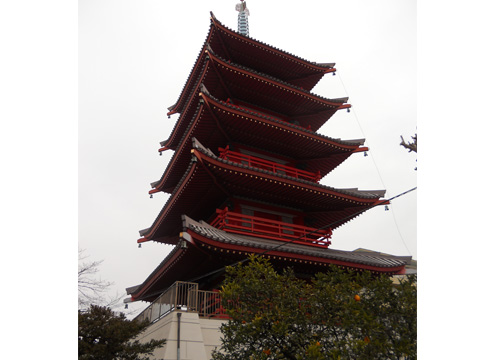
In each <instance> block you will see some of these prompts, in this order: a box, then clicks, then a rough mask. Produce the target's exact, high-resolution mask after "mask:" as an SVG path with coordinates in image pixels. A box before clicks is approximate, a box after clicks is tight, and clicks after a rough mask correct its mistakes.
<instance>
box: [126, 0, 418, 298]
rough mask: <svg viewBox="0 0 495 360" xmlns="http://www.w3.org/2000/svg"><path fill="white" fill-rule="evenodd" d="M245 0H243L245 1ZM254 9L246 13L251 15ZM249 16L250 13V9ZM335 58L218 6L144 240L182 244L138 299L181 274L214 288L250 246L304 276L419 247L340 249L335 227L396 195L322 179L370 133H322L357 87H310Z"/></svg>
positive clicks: (388, 264)
mask: <svg viewBox="0 0 495 360" xmlns="http://www.w3.org/2000/svg"><path fill="white" fill-rule="evenodd" d="M244 4H245V3H244ZM245 10H247V9H245V6H244V10H243V9H242V8H241V9H238V11H240V15H239V16H240V20H239V24H241V12H242V11H244V14H243V17H244V18H245V17H246V16H247V14H246V13H245ZM244 18H243V19H244ZM334 66H335V64H332V63H324V64H322V63H314V62H309V61H307V60H304V59H301V58H299V57H297V56H295V55H292V54H289V53H287V52H285V51H282V50H280V49H277V48H275V47H272V46H269V45H267V44H264V43H262V42H260V41H257V40H254V39H252V38H250V37H248V36H247V34H246V33H243V31H238V32H236V31H233V30H231V29H229V28H227V27H225V26H224V25H222V24H221V23H220V22H219V21H218V20H217V19H216V18H215V16H214V15H213V14H211V24H210V29H209V32H208V35H207V37H206V40H205V42H204V45H203V47H202V48H201V51H200V53H199V55H198V57H197V59H196V62H195V64H194V66H193V68H192V70H191V72H190V74H189V77H188V79H187V81H186V84H185V85H184V88H183V89H182V92H181V94H180V96H179V99H178V100H177V102H176V103H175V104H174V105H172V106H171V107H170V108H169V113H168V115H169V116H170V115H172V114H176V113H178V114H180V116H179V118H178V120H177V122H176V124H175V127H174V129H173V130H172V133H171V135H170V136H169V138H168V139H167V140H165V141H163V142H162V143H161V147H160V149H159V151H160V153H161V152H163V151H167V150H172V151H174V154H173V157H172V159H171V160H170V162H169V164H168V166H167V168H166V169H165V171H164V173H163V175H162V176H161V178H160V179H159V180H158V181H156V182H154V183H152V190H151V191H150V194H151V195H152V194H153V193H156V192H160V191H164V192H166V193H169V194H170V197H169V199H168V201H167V202H166V204H165V205H164V207H163V209H162V210H161V211H160V213H159V214H158V216H157V218H156V219H155V221H154V222H153V223H152V225H151V227H149V228H148V229H145V230H142V231H140V235H141V238H140V239H139V240H138V243H139V244H141V243H144V242H148V241H155V242H161V243H165V244H172V245H175V247H174V248H173V250H172V251H171V252H170V253H169V254H168V256H167V257H166V258H165V259H164V260H163V261H162V262H161V264H159V266H158V267H157V268H156V269H155V270H154V271H153V272H152V273H151V274H150V275H149V276H148V278H147V279H145V281H144V282H143V283H142V284H141V285H138V286H134V287H132V288H129V289H127V291H128V294H130V295H131V296H132V297H131V300H132V301H139V300H143V301H154V300H155V299H156V298H157V297H158V296H160V294H162V293H163V292H164V291H165V290H166V289H167V288H169V287H170V286H171V285H172V284H174V283H175V282H176V281H194V282H197V283H198V287H199V289H202V290H212V289H215V288H217V287H218V286H219V283H220V282H221V280H222V275H223V272H222V271H215V270H218V269H222V268H223V267H224V266H226V265H230V264H232V263H235V262H236V261H239V260H242V259H245V258H246V257H247V256H249V255H250V254H260V255H262V256H264V257H267V258H269V259H270V260H271V261H272V263H273V264H274V266H275V267H278V268H283V267H287V266H291V267H292V268H293V269H294V270H295V272H296V274H297V275H298V276H300V277H308V276H311V275H313V274H315V273H316V272H320V271H325V269H326V267H328V266H329V265H330V264H335V265H338V266H342V267H346V268H352V269H358V270H368V271H373V272H377V273H386V274H391V275H392V274H401V273H404V272H405V265H406V263H407V262H408V260H409V259H410V257H393V256H386V255H380V254H374V253H359V252H348V251H341V250H335V249H331V248H330V247H329V245H330V244H331V236H332V231H333V230H334V229H336V228H337V227H339V226H341V225H343V224H345V223H346V222H347V221H350V220H352V218H354V217H356V216H358V215H359V214H361V213H362V212H363V211H365V210H367V209H369V208H371V207H373V206H376V205H381V204H383V205H384V204H386V203H387V202H386V201H384V200H383V196H384V194H385V191H384V190H380V191H359V190H357V189H336V188H332V187H329V186H325V185H322V184H320V183H319V181H320V179H321V178H322V177H324V176H325V175H327V174H328V173H329V172H330V171H332V170H333V169H334V168H336V167H337V166H339V165H340V164H341V163H342V162H344V161H345V160H346V159H347V158H348V157H349V156H351V155H352V154H354V153H358V152H363V151H366V150H368V148H367V147H365V146H364V139H359V140H341V139H335V138H330V137H327V136H324V135H321V134H318V133H317V131H318V129H319V128H320V127H321V126H322V125H323V124H325V122H326V121H328V120H329V119H330V118H331V117H332V115H333V114H334V113H335V112H336V111H339V110H342V109H348V108H350V104H348V103H347V100H348V99H347V98H336V99H329V98H325V97H322V96H319V95H316V94H313V93H312V92H311V90H312V89H313V87H314V86H315V85H316V84H317V83H318V81H319V80H320V79H321V78H322V77H323V76H324V75H325V74H327V73H333V72H335V71H336V69H335V67H334Z"/></svg>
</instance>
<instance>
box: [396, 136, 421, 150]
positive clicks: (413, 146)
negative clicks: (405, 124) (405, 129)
mask: <svg viewBox="0 0 495 360" xmlns="http://www.w3.org/2000/svg"><path fill="white" fill-rule="evenodd" d="M400 138H401V140H402V141H401V143H400V145H402V146H404V147H405V148H406V149H408V150H409V152H411V151H414V152H415V153H417V152H418V151H417V150H418V134H414V136H411V138H412V139H413V140H414V141H413V142H410V143H406V142H405V141H404V138H403V137H402V135H401V137H400Z"/></svg>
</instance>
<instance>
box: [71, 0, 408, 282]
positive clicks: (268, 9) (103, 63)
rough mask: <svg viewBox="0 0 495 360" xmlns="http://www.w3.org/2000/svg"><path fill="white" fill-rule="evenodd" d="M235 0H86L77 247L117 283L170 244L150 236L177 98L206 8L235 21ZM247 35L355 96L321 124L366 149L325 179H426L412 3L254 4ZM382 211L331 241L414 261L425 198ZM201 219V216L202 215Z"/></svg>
mask: <svg viewBox="0 0 495 360" xmlns="http://www.w3.org/2000/svg"><path fill="white" fill-rule="evenodd" d="M235 5H236V1H226V0H222V1H220V0H217V1H193V2H191V1H189V2H187V1H183V2H182V1H181V2H168V1H139V2H138V1H126V0H118V1H117V0H115V1H101V0H95V1H88V0H86V1H81V2H80V4H79V134H78V136H79V247H80V248H82V249H85V250H86V254H87V255H89V256H90V257H91V259H94V260H99V259H102V260H104V262H103V264H102V265H101V271H100V275H101V276H102V278H104V279H107V280H110V281H113V282H114V283H115V288H114V291H115V292H124V290H125V288H126V287H129V286H133V285H138V284H140V283H141V282H142V281H144V280H145V278H146V277H147V276H148V275H149V274H150V272H151V271H152V270H153V269H155V268H156V266H157V265H158V264H159V263H160V261H161V260H162V259H163V258H164V257H165V256H166V255H167V253H168V252H169V251H170V250H171V248H172V247H171V246H169V245H163V244H158V243H153V242H150V243H146V244H143V246H142V248H140V249H138V246H137V243H136V240H137V239H138V238H139V234H138V231H139V230H141V229H145V228H147V227H149V226H151V224H152V223H153V221H154V220H155V218H156V216H157V215H158V213H159V211H160V209H161V208H162V207H163V205H164V204H165V202H166V200H167V197H168V195H167V194H164V193H159V194H155V195H154V197H153V199H150V198H149V195H148V190H150V189H151V187H150V183H151V182H153V181H156V180H159V179H160V177H161V175H162V173H163V171H164V169H165V167H166V166H167V163H168V161H169V159H170V156H171V155H172V153H171V152H165V153H164V155H163V156H159V155H158V151H157V150H158V148H159V147H160V144H159V143H160V141H162V140H166V139H167V138H168V136H169V134H170V131H171V129H172V127H173V126H174V124H175V122H176V120H177V119H178V115H174V116H172V118H171V119H168V118H167V116H166V113H167V107H168V106H170V105H173V104H174V103H175V101H176V100H177V98H178V96H179V95H180V91H181V90H182V87H183V86H184V84H185V82H186V80H187V76H188V75H189V72H190V71H191V68H192V66H193V64H194V62H195V60H196V58H197V56H198V54H199V51H200V49H201V46H202V45H203V42H204V40H205V38H206V35H207V33H208V29H209V24H210V19H209V17H210V15H209V12H210V11H212V12H213V13H214V14H215V16H216V17H217V19H219V20H220V22H222V23H223V24H224V25H226V26H227V27H230V28H231V29H234V30H237V12H236V11H235ZM247 6H248V9H249V10H250V13H251V16H250V17H249V26H250V36H251V37H252V38H254V39H257V40H259V41H262V42H264V43H267V44H269V45H272V46H275V47H277V48H280V49H283V50H285V51H288V52H290V53H293V54H295V55H297V56H300V57H302V58H305V59H307V60H310V61H315V62H335V63H336V68H337V74H338V75H336V76H332V75H327V76H326V77H324V79H323V80H322V81H320V83H319V84H318V85H317V86H316V87H315V88H314V89H313V92H314V93H316V94H318V95H321V96H323V97H326V98H339V97H344V96H348V97H349V103H350V104H352V111H351V112H350V113H347V112H346V111H340V112H338V113H337V115H336V116H334V117H332V118H331V119H330V120H329V121H328V122H327V124H326V125H325V126H323V127H322V128H321V129H320V130H319V132H320V133H322V134H324V135H327V136H330V137H336V138H342V139H357V138H366V145H367V146H368V147H370V151H369V153H368V155H369V156H367V157H364V155H363V153H359V154H355V155H353V156H352V157H351V158H350V159H348V160H347V161H346V162H344V163H343V164H342V165H341V166H339V167H338V168H337V169H336V170H335V171H333V172H332V173H331V174H329V175H327V176H326V177H325V178H324V179H323V180H322V183H323V184H325V185H329V186H333V187H337V188H353V187H357V188H359V189H362V190H377V189H386V190H387V193H386V197H391V196H394V195H397V194H399V193H401V192H403V191H405V190H409V189H411V188H413V187H415V186H416V174H417V172H416V171H415V170H414V168H415V167H416V166H417V163H416V161H415V160H416V155H415V154H414V153H409V152H408V151H406V150H405V149H404V148H402V147H400V146H399V143H400V135H404V137H405V138H406V139H410V136H412V135H414V133H415V132H416V122H417V113H416V108H417V101H416V75H417V74H416V73H417V67H416V4H415V1H410V0H409V1H396V0H380V1H375V2H369V1H365V0H363V1H330V2H329V1H310V2H307V3H304V5H302V4H297V3H293V2H282V1H261V0H250V1H248V2H247ZM389 208H390V211H385V210H384V208H383V207H379V208H375V209H372V210H370V211H368V212H367V213H365V214H364V215H361V216H359V217H358V218H356V219H355V220H353V221H351V222H350V223H348V224H346V225H345V226H343V227H341V228H339V229H337V230H336V231H335V232H334V235H333V240H332V248H335V249H343V250H355V249H357V248H366V249H371V250H376V251H381V252H386V253H390V254H394V255H412V256H413V257H414V258H416V250H417V247H416V223H417V221H416V193H415V192H412V193H410V194H407V195H405V196H403V197H401V198H399V199H397V200H395V201H393V203H392V205H391V206H389ZM197 220H199V219H197Z"/></svg>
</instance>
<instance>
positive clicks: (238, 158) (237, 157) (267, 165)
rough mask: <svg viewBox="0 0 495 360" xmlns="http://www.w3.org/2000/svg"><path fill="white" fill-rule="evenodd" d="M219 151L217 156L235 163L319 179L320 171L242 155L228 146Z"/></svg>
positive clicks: (308, 178)
mask: <svg viewBox="0 0 495 360" xmlns="http://www.w3.org/2000/svg"><path fill="white" fill-rule="evenodd" d="M218 151H219V152H220V155H219V158H221V159H223V160H228V161H232V162H235V163H239V164H243V165H247V166H249V167H254V168H258V169H262V170H268V171H271V172H274V173H278V174H283V175H286V176H291V177H294V178H296V179H302V180H307V181H312V182H315V183H318V182H319V181H320V180H321V174H320V172H319V171H318V172H316V173H313V172H309V171H305V170H300V169H296V168H295V167H292V166H286V165H283V164H279V163H276V162H273V161H270V160H265V159H261V158H258V157H254V156H250V155H244V154H241V153H238V152H235V151H232V150H229V147H228V146H227V148H225V149H223V148H218Z"/></svg>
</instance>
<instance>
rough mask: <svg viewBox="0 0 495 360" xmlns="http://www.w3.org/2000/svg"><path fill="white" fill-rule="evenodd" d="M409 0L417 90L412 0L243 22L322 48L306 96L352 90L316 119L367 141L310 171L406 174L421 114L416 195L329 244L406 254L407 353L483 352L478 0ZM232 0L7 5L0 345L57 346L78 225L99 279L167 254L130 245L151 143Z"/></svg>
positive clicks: (332, 130)
mask: <svg viewBox="0 0 495 360" xmlns="http://www.w3.org/2000/svg"><path fill="white" fill-rule="evenodd" d="M418 2H419V20H418V24H419V27H418V36H419V41H418V45H419V51H418V59H419V63H418V65H419V66H418V69H419V71H417V76H418V86H419V90H418V92H417V94H418V102H417V104H416V99H415V98H414V96H415V94H416V92H415V88H414V86H415V84H416V80H415V76H416V64H415V62H414V61H415V58H416V54H415V53H416V50H415V45H416V39H415V33H416V32H415V24H416V21H415V16H416V15H415V9H414V2H411V1H407V0H397V1H385V0H383V1H382V0H377V1H373V2H369V1H359V0H354V1H353V0H347V1H336V0H333V1H305V2H301V1H300V2H295V1H285V2H282V1H267V0H264V1H260V0H251V1H248V8H249V9H250V11H251V17H250V19H249V21H250V32H251V36H252V37H254V38H256V39H258V40H260V41H262V42H265V43H268V44H270V45H273V46H275V47H279V48H281V49H284V50H287V51H289V52H293V53H294V54H296V55H298V56H301V57H304V58H307V59H308V60H310V61H318V62H336V63H337V69H338V74H339V75H338V76H335V77H332V76H329V77H328V78H327V79H325V80H324V81H322V82H321V84H319V85H318V87H317V88H315V90H314V92H315V93H317V94H319V95H321V96H324V97H329V98H331V97H340V96H349V98H350V100H349V102H350V103H351V104H352V105H353V111H352V112H351V113H350V114H347V113H342V114H339V115H338V116H337V117H335V118H333V119H332V120H331V121H330V122H329V124H328V125H326V126H325V127H324V128H323V129H322V130H321V132H322V133H324V134H325V135H328V136H334V137H342V138H357V137H366V139H367V145H368V146H370V147H371V148H372V150H371V151H370V155H372V156H369V157H366V158H364V157H362V156H361V155H360V154H358V155H356V156H353V158H352V159H351V160H348V161H346V162H345V163H344V164H342V165H341V166H340V167H339V168H338V169H337V170H336V171H335V172H334V173H332V174H330V175H328V176H327V177H326V178H325V179H324V183H325V184H328V185H331V186H336V187H337V186H344V187H359V188H360V189H371V188H373V189H375V188H385V189H387V196H394V195H396V194H397V193H400V192H402V191H403V190H405V189H408V188H410V187H412V186H414V185H415V183H416V178H415V176H416V172H414V171H413V170H412V168H414V167H415V166H416V163H415V161H414V160H415V156H414V155H413V154H409V153H407V152H406V151H405V150H403V149H402V148H400V147H399V146H398V143H399V135H401V134H403V135H405V136H407V135H408V134H412V133H413V132H414V131H415V130H416V118H418V119H419V125H418V131H419V133H420V138H421V140H420V141H421V145H420V155H419V160H418V164H417V165H418V168H419V170H418V172H417V174H418V176H419V179H420V181H419V189H418V193H417V194H416V193H415V194H410V195H406V196H404V197H403V198H400V199H398V200H397V201H394V203H393V205H392V206H391V211H389V212H384V211H382V210H383V209H375V210H372V211H370V212H368V213H365V214H364V215H362V216H361V217H359V218H358V219H355V220H353V221H352V222H351V223H350V224H348V225H346V226H344V227H343V228H342V229H338V230H337V231H335V233H334V238H333V243H334V245H333V246H334V247H336V248H342V249H349V250H353V249H354V248H357V247H366V248H371V249H375V250H380V251H385V252H390V253H393V254H397V255H407V254H412V255H413V256H415V257H416V253H418V260H419V267H420V281H419V287H420V290H421V291H420V302H419V303H420V308H419V309H420V320H421V321H420V322H419V332H418V336H419V340H420V345H421V346H420V349H419V350H420V354H421V353H423V354H428V355H429V358H433V357H435V358H446V357H449V358H486V357H487V356H486V355H487V354H490V353H491V352H492V349H491V348H490V345H491V342H492V339H491V337H492V331H490V329H489V328H487V325H483V324H484V323H486V324H491V323H493V319H494V317H495V316H494V310H493V309H492V307H489V306H487V302H489V300H490V293H489V292H487V290H486V289H487V285H489V283H490V280H489V279H490V277H489V275H490V274H491V272H492V271H493V270H492V269H491V264H492V263H493V255H492V254H493V251H492V249H493V245H492V242H493V240H492V238H493V235H492V233H493V229H492V223H493V211H492V210H491V204H492V203H493V199H494V193H493V191H491V189H492V188H493V174H492V172H493V165H492V164H493V160H492V159H491V157H492V153H493V149H492V141H491V137H492V136H493V130H494V126H493V111H492V110H491V104H493V83H494V82H495V71H494V67H493V64H494V63H495V58H494V56H495V53H494V51H493V46H491V44H492V42H493V40H492V34H493V33H494V32H495V31H494V29H493V27H494V22H493V5H491V3H490V2H487V1H482V0H471V1H469V2H465V1H455V0H454V1H452V0H450V1H446V0H444V1H440V0H436V1H427V0H423V1H418ZM235 3H236V1H235V0H233V1H230V0H224V1H181V2H176V1H174V2H172V1H165V0H154V1H146V0H140V1H137V0H136V1H125V0H119V1H110V0H98V1H92V0H80V1H79V8H78V3H77V2H75V1H67V0H63V1H62V0H46V1H33V0H20V1H11V2H3V3H2V11H1V12H0V44H1V46H2V47H1V48H2V56H1V57H0V79H1V81H0V99H1V106H0V112H1V114H0V116H1V120H2V131H1V132H0V138H1V141H0V151H1V153H2V176H1V177H0V181H1V186H0V189H1V192H2V193H1V202H0V204H1V207H2V216H1V217H0V219H1V220H0V221H1V224H2V234H3V238H2V239H3V242H2V261H1V262H0V266H1V269H2V270H1V271H2V289H3V294H2V310H3V313H2V321H3V324H7V325H6V326H5V327H6V328H9V333H10V334H12V336H9V337H7V339H8V341H6V342H5V344H3V345H4V347H3V348H2V354H3V353H7V354H10V353H12V355H14V354H15V355H14V356H13V357H16V356H17V357H19V349H23V354H25V353H29V350H32V351H36V352H37V353H44V352H49V353H50V356H51V358H53V359H58V358H60V359H66V358H67V357H68V356H67V347H66V346H59V345H60V344H71V345H72V348H71V349H72V352H71V354H74V353H75V349H76V348H77V344H76V340H75V336H74V333H75V326H76V323H77V318H76V317H75V316H76V315H75V311H74V310H75V307H76V304H77V284H76V281H75V276H76V275H75V271H76V267H77V260H76V259H77V245H78V243H77V240H76V239H77V238H78V239H79V246H80V247H82V248H85V249H86V251H87V254H88V255H90V256H91V258H92V259H94V260H99V259H102V260H104V264H103V266H102V269H101V276H102V278H104V279H107V280H110V281H114V282H115V287H114V291H117V292H123V291H124V289H125V287H128V286H130V285H135V284H139V283H141V282H142V281H143V280H144V279H145V278H146V276H148V274H149V273H150V271H152V270H153V269H154V268H155V267H156V266H157V265H158V263H159V261H160V260H161V259H162V258H163V256H165V254H166V253H167V252H168V251H169V248H168V247H167V246H165V245H159V244H152V243H151V244H145V245H144V246H143V248H141V249H138V248H137V244H136V239H137V238H138V237H139V236H138V230H140V229H143V228H146V227H148V226H150V225H151V224H152V222H153V220H154V219H155V217H156V215H157V214H158V212H159V211H160V209H161V207H162V206H163V204H164V203H165V201H166V196H165V195H164V194H160V195H155V198H154V199H149V198H148V195H147V191H148V190H149V189H150V186H149V183H150V182H152V181H155V180H157V179H159V177H160V176H161V174H162V172H163V170H164V169H165V166H166V164H167V162H168V159H169V157H170V154H165V155H164V156H162V157H159V156H158V155H157V149H158V147H159V142H160V141H162V140H164V139H166V138H167V137H168V135H169V132H170V129H171V128H172V126H173V123H174V121H175V120H176V116H175V117H173V118H172V119H170V120H168V119H167V118H166V111H167V110H166V108H167V107H168V106H170V105H171V104H173V103H174V102H175V101H176V100H177V97H178V96H179V92H180V90H181V89H182V86H183V85H184V82H185V81H186V77H187V75H188V74H189V71H190V69H191V67H192V65H193V63H194V60H195V59H196V57H197V55H198V53H199V50H200V47H201V45H202V44H203V42H204V39H205V37H206V34H207V31H208V26H209V11H213V12H214V13H215V15H216V16H217V17H218V19H219V20H220V21H221V22H222V23H224V24H225V25H227V26H229V27H231V28H233V29H235V28H236V18H237V14H236V12H235V10H234V8H235ZM78 70H79V71H78ZM342 84H343V86H342ZM416 105H418V106H417V108H416ZM416 109H418V113H417V114H416ZM77 124H79V128H78V126H77ZM78 145H79V146H78ZM375 163H376V166H375ZM378 174H379V175H378ZM78 195H79V197H78ZM418 195H419V204H420V211H419V212H418V213H419V215H420V216H419V221H418V229H419V235H418V236H417V237H418V239H419V244H420V246H419V248H420V251H419V252H418V250H417V247H416V231H415V229H416V219H415V217H414V215H413V214H414V213H415V211H416V210H415V203H416V199H415V197H416V196H418ZM78 215H79V216H78ZM394 216H395V217H394ZM396 224H397V225H396ZM78 230H79V233H78ZM399 232H400V234H401V236H399V235H398V233H399ZM488 288H489V286H488ZM71 314H72V315H71ZM453 314H454V316H453ZM33 316H34V320H33V318H32V317H33ZM28 319H29V320H33V321H29V326H26V324H27V320H28ZM49 324H52V325H51V326H50V325H49ZM488 326H489V325H488ZM466 328H469V329H472V331H469V332H466V331H464V330H465V329H466ZM66 329H72V330H73V331H65V330H66ZM61 330H63V331H61ZM21 333H22V334H23V336H17V335H18V334H21ZM54 333H56V334H57V347H54V346H53V334H54ZM461 333H462V341H459V340H460V339H459V334H461ZM26 338H28V339H29V349H28V348H26V342H25V339H26ZM453 341H455V346H452V345H453ZM427 345H429V346H428V348H427V350H426V351H425V347H426V346H427ZM34 349H36V350H34ZM437 354H438V355H437ZM435 355H437V356H435ZM11 357H12V356H11Z"/></svg>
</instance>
